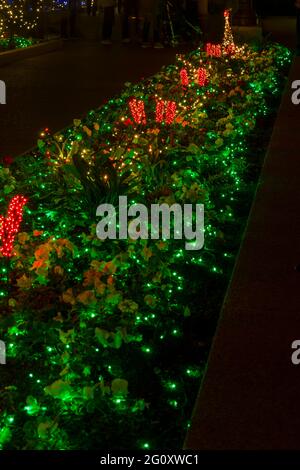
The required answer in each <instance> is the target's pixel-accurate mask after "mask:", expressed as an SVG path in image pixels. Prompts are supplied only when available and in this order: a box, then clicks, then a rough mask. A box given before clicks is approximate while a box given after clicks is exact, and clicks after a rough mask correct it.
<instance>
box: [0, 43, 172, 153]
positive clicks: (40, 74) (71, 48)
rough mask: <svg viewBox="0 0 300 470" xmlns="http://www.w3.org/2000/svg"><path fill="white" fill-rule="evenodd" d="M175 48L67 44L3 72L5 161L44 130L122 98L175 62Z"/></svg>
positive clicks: (0, 131) (0, 148)
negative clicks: (131, 84)
mask: <svg viewBox="0 0 300 470" xmlns="http://www.w3.org/2000/svg"><path fill="white" fill-rule="evenodd" d="M177 52H178V51H177V50H175V49H171V48H168V49H162V50H156V49H146V50H145V49H141V48H140V47H138V46H135V47H131V46H121V45H118V44H116V45H114V46H111V47H110V46H108V47H107V46H102V45H100V44H99V43H97V42H94V43H90V42H82V41H75V42H66V43H65V45H64V48H63V50H60V51H56V52H52V53H48V54H45V55H43V56H38V57H35V58H31V59H27V60H23V61H20V62H16V63H14V64H11V65H8V66H5V67H0V80H4V81H5V82H6V86H7V105H1V106H0V158H1V157H2V156H4V155H7V154H9V155H14V156H16V155H19V154H21V153H23V152H25V151H26V150H27V149H29V148H31V147H33V146H35V144H36V141H37V138H38V133H39V131H40V130H41V129H42V128H44V127H49V128H50V129H51V130H52V131H58V130H60V129H62V128H64V127H65V126H67V125H69V124H70V123H72V121H73V119H74V118H78V117H82V116H84V115H85V114H86V113H87V112H88V111H89V110H91V109H95V108H97V107H98V106H100V105H101V104H102V103H103V102H104V100H107V99H108V98H110V97H113V96H114V95H116V94H118V93H119V92H120V91H121V89H122V87H123V85H124V82H126V81H138V80H140V79H141V78H142V77H147V76H151V75H152V74H154V73H156V72H157V71H159V70H160V68H161V67H162V66H163V65H166V64H168V63H172V62H174V59H175V55H176V53H177Z"/></svg>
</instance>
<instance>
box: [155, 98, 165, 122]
mask: <svg viewBox="0 0 300 470" xmlns="http://www.w3.org/2000/svg"><path fill="white" fill-rule="evenodd" d="M164 115H165V102H164V101H163V100H157V102H156V113H155V120H156V122H159V123H162V122H163V120H164Z"/></svg>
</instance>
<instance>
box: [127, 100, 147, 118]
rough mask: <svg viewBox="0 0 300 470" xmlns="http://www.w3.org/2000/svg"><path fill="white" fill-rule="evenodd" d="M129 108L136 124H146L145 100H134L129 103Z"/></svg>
mask: <svg viewBox="0 0 300 470" xmlns="http://www.w3.org/2000/svg"><path fill="white" fill-rule="evenodd" d="M129 108H130V112H131V115H132V117H133V119H134V122H135V123H136V124H146V123H147V119H146V113H145V103H144V101H143V100H137V99H136V98H133V99H132V100H130V101H129Z"/></svg>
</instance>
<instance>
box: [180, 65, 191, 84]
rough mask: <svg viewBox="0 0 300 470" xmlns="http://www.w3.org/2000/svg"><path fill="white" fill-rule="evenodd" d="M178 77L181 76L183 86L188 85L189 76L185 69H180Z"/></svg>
mask: <svg viewBox="0 0 300 470" xmlns="http://www.w3.org/2000/svg"><path fill="white" fill-rule="evenodd" d="M180 78H181V84H182V86H184V87H187V86H189V83H190V81H189V76H188V73H187V70H186V69H181V70H180Z"/></svg>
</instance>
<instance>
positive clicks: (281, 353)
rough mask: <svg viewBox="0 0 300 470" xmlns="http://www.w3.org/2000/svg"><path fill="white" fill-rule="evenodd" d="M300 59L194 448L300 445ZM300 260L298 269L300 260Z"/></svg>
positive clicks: (191, 440)
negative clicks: (296, 345) (295, 345)
mask: <svg viewBox="0 0 300 470" xmlns="http://www.w3.org/2000/svg"><path fill="white" fill-rule="evenodd" d="M296 79H300V59H299V58H297V59H295V62H294V64H293V67H292V69H291V73H290V78H289V84H288V88H287V90H286V93H285V95H284V97H283V101H282V105H281V108H280V111H279V115H278V119H277V121H276V124H275V128H274V133H273V137H272V141H271V144H270V147H269V151H268V154H267V158H266V162H265V166H264V168H263V172H262V175H261V180H260V184H259V187H258V192H257V195H256V199H255V202H254V206H253V209H252V212H251V216H250V220H249V225H248V229H247V231H246V235H245V238H244V241H243V244H242V248H241V252H240V256H239V258H238V261H237V265H236V268H235V272H234V275H233V279H232V282H231V286H230V289H229V292H228V294H227V298H226V300H225V304H224V308H223V312H222V317H221V320H220V322H219V327H218V331H217V334H216V337H215V341H214V345H213V348H212V351H211V354H210V359H209V363H208V369H207V373H206V377H205V380H204V383H203V386H202V388H201V391H200V394H199V397H198V401H197V405H196V408H195V412H194V417H193V424H192V428H191V431H190V433H189V436H188V438H187V442H186V447H187V448H193V449H200V450H207V449H210V450H231V449H236V450H251V449H255V450H262V449H277V450H280V449H298V450H299V449H300V438H299V429H300V366H298V367H297V366H294V365H293V364H292V362H291V355H292V349H291V344H292V342H293V341H294V340H298V339H300V272H299V271H300V270H299V266H300V132H299V123H300V106H294V105H293V104H292V102H291V82H292V81H293V80H296ZM296 266H298V268H297V269H295V267H296Z"/></svg>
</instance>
